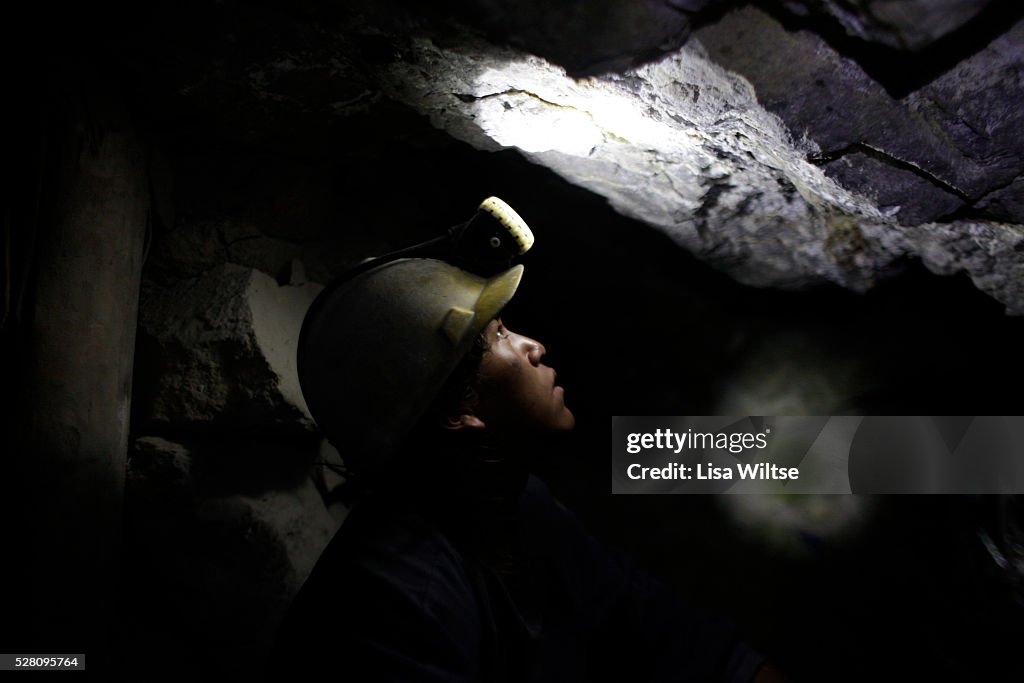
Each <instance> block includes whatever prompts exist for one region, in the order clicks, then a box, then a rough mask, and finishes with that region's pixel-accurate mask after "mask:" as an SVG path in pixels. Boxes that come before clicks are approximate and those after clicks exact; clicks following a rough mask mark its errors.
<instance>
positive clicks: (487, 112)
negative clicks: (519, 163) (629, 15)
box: [384, 10, 1024, 313]
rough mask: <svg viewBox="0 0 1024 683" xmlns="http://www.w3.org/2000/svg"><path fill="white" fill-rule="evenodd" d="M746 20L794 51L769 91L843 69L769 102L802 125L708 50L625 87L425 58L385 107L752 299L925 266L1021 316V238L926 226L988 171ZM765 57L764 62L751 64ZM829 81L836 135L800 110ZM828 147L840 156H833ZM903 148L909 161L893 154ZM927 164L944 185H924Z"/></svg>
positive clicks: (392, 80)
mask: <svg viewBox="0 0 1024 683" xmlns="http://www.w3.org/2000/svg"><path fill="white" fill-rule="evenodd" d="M746 12H747V14H748V19H747V20H746V21H749V22H753V23H754V24H758V22H760V24H763V27H764V29H765V31H764V32H766V33H767V34H768V35H769V37H775V38H778V39H779V41H781V42H786V41H790V42H791V43H792V44H793V45H794V46H796V48H795V49H796V52H793V53H786V52H785V51H783V54H782V55H781V57H780V58H779V59H778V60H776V61H771V60H767V64H768V72H769V73H774V72H773V71H771V68H770V67H771V65H772V64H774V65H775V66H776V68H777V69H781V70H785V69H786V68H789V66H790V65H793V64H795V63H802V62H801V61H800V60H802V59H804V60H806V59H810V58H812V57H815V56H817V58H818V59H819V61H821V60H823V63H824V64H826V65H829V64H830V65H831V66H825V67H817V66H814V64H816V63H817V62H815V60H814V59H811V64H812V65H811V66H810V67H807V68H808V69H810V71H808V72H807V73H804V74H799V75H798V76H797V77H796V78H795V82H793V83H789V85H790V89H788V90H787V89H786V88H785V87H780V88H775V89H774V90H772V92H775V93H776V96H777V99H771V96H770V95H769V98H768V102H769V105H770V106H774V107H775V108H776V109H778V110H779V111H780V112H781V113H782V114H786V113H787V112H789V113H791V114H792V118H794V121H793V122H787V121H785V120H780V118H779V117H778V116H776V115H774V114H773V113H771V112H770V111H766V109H765V107H763V106H762V102H761V101H760V93H759V92H758V91H757V88H756V85H755V87H754V88H751V85H750V83H748V81H746V80H745V79H744V78H741V77H738V76H737V75H735V74H733V73H731V72H729V71H727V70H725V69H723V68H722V67H721V66H719V65H717V64H716V63H714V61H713V60H712V59H711V58H710V56H709V54H708V53H707V52H706V51H705V50H704V49H703V48H702V47H701V45H700V44H698V43H696V42H692V43H691V44H689V45H687V46H686V47H684V48H683V49H682V50H680V51H679V52H678V53H676V54H674V55H672V56H671V57H669V58H666V59H664V60H662V61H660V62H658V63H655V64H651V65H647V66H644V67H641V68H639V69H636V70H635V71H632V72H629V73H627V74H624V75H621V76H604V77H601V78H592V79H583V80H574V79H571V78H568V77H567V76H565V74H564V71H563V70H561V69H560V68H558V67H555V66H552V65H550V64H548V63H547V62H545V61H543V60H541V59H539V58H536V57H529V56H524V55H521V54H517V53H514V52H509V51H501V50H496V49H494V48H489V47H487V46H481V45H476V46H473V45H470V44H463V45H462V46H461V47H460V48H446V47H439V46H438V45H437V44H435V43H433V42H431V41H429V40H420V41H417V42H415V43H414V47H413V49H412V50H411V51H410V52H409V53H408V54H407V56H406V59H405V60H404V61H403V62H401V63H397V64H395V65H393V66H392V67H391V69H390V71H389V72H388V75H387V78H386V79H385V81H384V82H385V83H387V84H389V87H390V88H391V89H390V91H389V94H391V95H392V96H393V97H395V98H397V99H399V100H401V101H403V102H405V103H406V104H408V105H409V106H411V107H413V108H415V109H417V110H418V111H421V112H423V113H424V114H427V115H428V116H430V119H431V122H432V123H433V124H434V125H435V126H437V127H439V128H441V129H443V130H445V131H447V132H448V133H450V134H451V135H453V136H455V137H457V138H459V139H461V140H464V141H466V142H468V143H470V144H472V145H474V146H476V147H478V148H480V149H485V150H494V149H499V148H502V147H515V148H517V149H519V150H520V151H521V152H522V153H523V154H524V155H525V156H526V157H527V158H529V159H530V160H532V161H534V162H536V163H539V164H542V165H544V166H547V167H548V168H551V169H552V170H554V171H555V172H557V173H558V174H559V175H561V176H562V177H564V178H566V179H567V180H569V181H571V182H573V183H575V184H577V185H580V186H582V187H585V188H587V189H589V190H591V191H593V192H595V193H597V194H599V195H602V196H604V197H606V198H607V199H608V200H609V203H610V204H611V205H612V206H613V207H614V208H615V209H616V210H617V211H619V212H620V213H623V214H625V215H627V216H630V217H633V218H637V219H639V220H642V221H644V222H646V223H648V224H651V225H654V226H656V227H658V228H659V229H661V230H663V231H664V232H666V233H667V234H669V235H670V236H671V237H672V238H673V239H674V240H675V241H676V242H678V243H680V244H681V245H683V246H684V247H686V248H687V249H688V250H690V251H691V252H693V253H695V254H697V255H698V256H699V257H700V258H702V259H704V260H706V261H708V262H710V263H712V264H714V265H715V266H716V267H718V268H720V269H721V270H724V271H725V272H728V273H729V274H731V275H732V276H733V277H735V278H736V279H738V280H739V281H741V282H744V283H747V284H753V285H759V286H776V287H801V286H805V285H808V284H812V283H815V282H820V281H829V282H834V283H838V284H840V285H842V286H844V287H848V288H851V289H854V290H858V291H863V290H866V289H868V288H870V287H871V286H872V285H873V284H874V283H875V282H876V281H877V279H878V278H879V277H884V276H885V275H886V273H887V272H889V271H890V269H891V268H892V267H893V264H894V262H895V261H896V260H897V259H899V258H901V257H905V256H916V257H920V258H922V259H923V260H924V262H925V263H926V264H928V265H929V266H930V267H934V268H935V269H936V270H938V271H939V272H943V273H951V272H956V271H958V270H966V271H967V272H968V273H970V274H971V276H972V278H973V279H974V281H975V283H976V284H977V285H978V286H979V287H981V288H982V289H983V290H984V291H986V292H989V293H990V294H992V295H993V296H995V297H996V298H997V299H999V300H1000V301H1002V302H1003V303H1005V304H1006V305H1007V310H1008V311H1010V312H1014V313H1021V312H1024V285H1022V284H1021V280H1020V278H1019V274H1020V272H1021V266H1020V262H1021V258H1020V252H1019V251H1018V249H1020V247H1019V245H1020V244H1021V231H1020V229H1019V228H1018V227H1016V226H1013V225H1003V224H1000V223H997V222H994V221H993V222H986V221H980V220H979V221H951V222H947V223H942V224H938V223H927V222H924V221H925V220H931V219H934V218H936V217H937V215H936V214H942V215H944V216H948V215H949V213H950V212H952V211H955V210H956V209H958V208H959V207H960V206H962V204H963V203H964V199H963V197H961V196H960V195H961V194H963V193H962V192H961V191H960V190H958V189H957V188H956V187H955V186H954V185H953V184H952V182H960V179H962V178H965V177H970V174H971V172H972V171H977V167H976V166H974V167H972V166H970V164H969V162H967V161H964V159H963V156H962V155H961V154H960V153H959V151H958V150H956V149H954V148H952V147H951V146H950V145H948V144H947V143H945V142H944V141H943V140H942V139H941V138H940V136H938V135H937V134H936V133H935V132H934V130H933V129H932V124H931V123H930V122H926V121H925V120H923V119H921V118H918V117H916V115H915V114H914V113H913V112H912V111H911V110H910V109H908V107H907V106H906V105H905V104H903V103H899V102H895V101H893V100H891V98H889V97H888V96H887V95H886V94H885V92H884V91H883V90H882V89H881V88H880V87H878V86H873V85H872V84H871V83H870V82H869V81H868V80H867V79H866V77H863V73H862V72H861V71H860V70H859V69H858V68H857V66H856V65H855V64H853V63H852V62H845V61H844V60H842V59H840V58H839V57H838V56H836V55H834V54H829V52H828V49H827V47H826V46H824V45H823V44H822V43H820V41H817V42H815V39H814V37H813V36H809V37H808V40H810V41H811V42H812V43H813V44H812V45H810V47H807V46H806V45H802V44H801V43H800V39H799V38H793V37H792V36H789V35H788V34H786V33H785V32H783V31H782V30H781V28H778V27H775V26H773V23H772V22H773V20H771V19H770V18H769V17H767V15H764V14H763V13H760V12H758V11H757V10H746ZM709 30H710V29H709ZM724 30H726V29H721V28H718V29H713V32H712V33H709V34H708V35H709V36H710V37H714V35H716V34H715V33H714V31H724ZM771 31H776V33H777V35H776V34H772V33H771ZM701 35H703V34H701ZM723 42H726V43H727V42H729V41H728V40H724V41H723ZM807 51H809V52H807ZM758 56H760V57H764V56H765V55H755V57H754V58H753V61H754V62H758V60H757V57H758ZM749 61H750V60H747V59H746V58H744V63H748V62H749ZM758 63H760V62H758ZM817 68H822V69H824V70H823V71H822V72H821V73H820V74H819V75H820V76H821V77H825V76H826V73H825V72H826V71H828V74H829V75H828V77H829V79H830V81H834V82H835V83H836V85H835V86H834V90H833V89H832V88H831V87H829V86H826V87H824V88H823V89H824V90H826V91H828V92H832V93H833V95H834V97H835V100H834V107H833V106H832V105H829V104H827V102H828V99H827V98H825V100H824V101H822V100H818V104H819V105H821V109H822V111H821V112H818V113H821V114H822V115H823V117H824V118H823V119H819V118H818V117H817V116H815V115H806V116H805V114H804V111H805V110H806V108H807V106H809V105H807V104H806V100H805V107H804V108H803V109H799V108H797V107H796V105H795V104H793V101H794V100H798V99H800V94H801V92H803V93H804V94H807V96H808V98H810V94H809V93H808V92H806V91H801V90H800V89H799V87H806V88H810V89H811V90H813V89H816V88H819V89H822V86H819V85H816V83H817V81H821V80H822V78H814V73H815V69H817ZM766 78H767V76H766ZM844 78H848V79H849V80H847V81H844ZM808 79H809V81H808ZM766 82H769V81H767V80H766ZM808 82H809V83H810V85H805V86H800V84H805V83H808ZM784 85H785V84H784ZM797 86H799V87H797ZM794 94H795V97H794ZM851 98H852V99H851ZM773 103H774V104H773ZM829 107H832V108H833V109H834V113H832V114H830V113H829V112H828V109H829ZM828 116H831V119H829V118H828ZM828 120H833V121H835V122H836V125H835V126H829V125H828V123H827V122H828ZM799 121H805V122H806V123H807V126H806V127H804V128H802V129H801V128H800V127H799V126H798V125H797V123H798V122H799ZM787 123H789V125H788V126H787V125H786V124H787ZM814 136H818V137H822V138H824V139H827V140H829V141H830V144H831V145H834V146H837V147H838V151H837V152H836V153H835V154H827V153H824V152H823V149H822V147H821V145H819V143H818V142H816V141H815V139H814ZM862 138H863V139H866V140H867V141H868V142H864V141H863V140H862ZM890 141H891V142H892V143H893V145H894V146H893V147H892V149H894V150H898V151H893V152H885V151H884V150H883V151H879V149H881V148H882V147H883V145H885V144H888V142H890ZM851 150H852V151H856V152H857V153H858V154H859V157H860V158H858V156H857V155H851V154H850V152H851ZM833 157H834V158H833ZM902 157H907V158H909V159H910V160H909V161H908V160H906V159H904V158H902ZM829 159H831V161H827V163H825V164H824V165H825V166H826V168H824V169H823V168H821V165H822V162H823V161H825V160H829ZM829 164H834V167H833V168H832V169H829V168H828V166H829ZM926 164H930V167H931V168H933V169H934V171H933V172H929V171H925V170H923V169H924V168H925V165H926ZM964 169H967V170H964ZM830 170H831V173H830V172H829V171H830ZM830 176H834V177H830ZM975 176H977V173H975ZM943 178H949V179H950V182H947V181H946V180H944V179H943ZM837 179H838V180H839V182H837ZM858 179H860V180H866V181H869V182H870V183H871V186H869V187H864V186H863V184H858V182H857V181H858ZM844 181H845V182H848V183H850V184H851V185H852V186H853V187H854V189H856V190H858V191H857V192H851V191H850V190H848V189H846V188H844V187H843V184H842V183H843V182H844ZM876 184H877V189H876V187H875V186H876ZM977 193H978V191H977V190H975V194H977ZM900 223H905V224H906V226H907V227H900ZM910 226H913V227H912V228H911V227H910ZM968 235H969V236H970V237H967V236H968ZM993 267H996V268H1003V269H1004V270H1002V271H1001V272H999V273H993V271H992V268H993Z"/></svg>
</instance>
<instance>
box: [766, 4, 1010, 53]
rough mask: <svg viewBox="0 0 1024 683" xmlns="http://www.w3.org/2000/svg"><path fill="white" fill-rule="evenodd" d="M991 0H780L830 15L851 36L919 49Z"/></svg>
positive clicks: (806, 12)
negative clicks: (845, 0) (843, 0)
mask: <svg viewBox="0 0 1024 683" xmlns="http://www.w3.org/2000/svg"><path fill="white" fill-rule="evenodd" d="M991 3H992V0H853V2H837V1H836V0H783V5H784V6H785V7H786V8H787V9H789V10H790V11H791V12H793V13H794V14H796V15H798V16H812V15H815V14H821V15H828V16H831V17H832V18H834V19H835V20H836V21H837V22H838V23H839V24H840V25H841V26H842V27H843V29H844V30H845V31H846V32H847V33H848V34H849V35H851V36H853V37H855V38H860V39H862V40H868V41H871V42H876V43H882V44H884V45H888V46H890V47H896V48H903V49H908V50H919V49H921V48H923V47H926V46H928V45H930V44H932V43H933V42H935V41H936V40H938V39H940V38H942V37H943V36H946V35H948V34H949V33H952V32H953V31H955V30H956V29H958V28H960V27H961V26H963V25H964V24H966V23H967V22H969V21H970V20H971V19H973V18H974V17H976V16H977V15H978V14H979V13H980V12H981V11H982V10H984V9H985V8H986V7H987V6H988V5H990V4H991Z"/></svg>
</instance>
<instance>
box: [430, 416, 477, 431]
mask: <svg viewBox="0 0 1024 683" xmlns="http://www.w3.org/2000/svg"><path fill="white" fill-rule="evenodd" d="M441 426H442V427H444V428H445V429H446V430H448V431H450V432H461V431H463V430H467V429H469V430H477V429H484V428H485V427H486V426H487V425H485V424H484V421H483V420H481V419H480V418H479V417H477V416H476V415H470V414H469V413H463V414H461V415H449V416H448V417H446V418H445V419H444V423H443V424H442V425H441Z"/></svg>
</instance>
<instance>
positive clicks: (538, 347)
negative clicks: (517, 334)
mask: <svg viewBox="0 0 1024 683" xmlns="http://www.w3.org/2000/svg"><path fill="white" fill-rule="evenodd" d="M523 343H524V344H525V345H526V355H527V357H528V358H529V359H530V363H532V364H533V365H540V359H541V358H543V357H544V354H546V353H547V349H545V348H544V345H543V344H541V343H540V342H539V341H537V340H536V339H531V338H530V337H523Z"/></svg>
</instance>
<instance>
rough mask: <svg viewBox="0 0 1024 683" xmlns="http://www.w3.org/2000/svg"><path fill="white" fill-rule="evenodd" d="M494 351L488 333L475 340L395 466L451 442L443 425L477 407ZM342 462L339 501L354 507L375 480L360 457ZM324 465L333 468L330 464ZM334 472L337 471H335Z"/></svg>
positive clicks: (409, 436)
mask: <svg viewBox="0 0 1024 683" xmlns="http://www.w3.org/2000/svg"><path fill="white" fill-rule="evenodd" d="M490 350H491V346H490V344H489V343H488V341H487V337H486V336H485V333H484V332H480V334H478V335H477V336H476V338H475V339H474V340H473V345H472V346H471V347H470V348H469V351H467V352H466V354H465V355H464V356H463V357H462V359H461V360H459V363H458V365H456V366H455V369H454V370H452V372H451V374H450V375H448V379H447V380H445V383H444V385H442V387H441V390H440V391H439V392H438V394H437V397H436V398H435V399H434V401H433V403H431V405H430V407H429V408H428V409H427V411H426V413H424V415H423V417H422V418H420V420H419V422H417V423H416V425H415V426H414V427H413V428H412V429H411V430H410V431H409V433H408V434H406V435H405V437H404V438H403V439H402V445H400V446H399V447H398V448H397V450H396V452H395V453H394V454H393V455H392V463H397V462H400V461H402V460H403V459H404V454H405V453H406V452H407V451H408V450H409V448H411V447H415V449H416V451H417V453H422V452H423V451H424V450H431V449H433V448H436V447H438V446H440V445H441V444H442V443H443V442H444V441H445V439H446V438H448V433H447V432H446V431H445V430H444V429H443V428H442V426H441V425H442V424H443V423H444V421H445V420H446V419H448V418H450V417H454V416H457V415H459V414H461V413H464V412H465V411H466V410H468V409H470V408H471V407H472V406H473V404H474V403H475V401H476V397H477V389H478V388H479V386H480V363H481V362H482V361H483V358H484V354H486V353H487V352H488V351H490ZM353 455H355V454H353ZM342 459H343V460H344V461H345V466H344V468H342V470H341V471H340V472H339V473H340V474H342V476H344V477H345V483H344V484H343V485H342V487H341V489H340V490H339V493H338V494H337V498H338V499H340V500H341V501H342V502H343V503H344V504H345V505H349V506H350V505H351V504H352V503H353V502H354V501H355V500H357V499H358V498H359V497H360V496H361V495H362V494H364V493H366V492H367V491H368V490H369V489H370V488H371V486H372V485H373V477H372V476H370V475H369V474H368V473H367V472H365V471H363V469H362V468H361V467H360V462H359V459H358V457H349V458H348V459H346V458H345V454H342ZM324 465H325V466H328V467H330V466H329V465H327V464H326V463H324ZM332 469H334V468H333V467H332Z"/></svg>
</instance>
